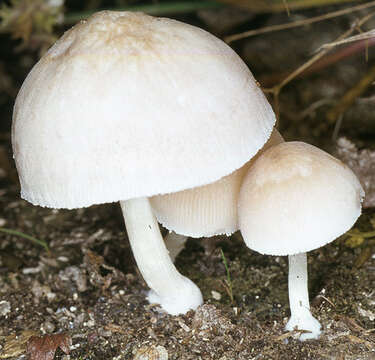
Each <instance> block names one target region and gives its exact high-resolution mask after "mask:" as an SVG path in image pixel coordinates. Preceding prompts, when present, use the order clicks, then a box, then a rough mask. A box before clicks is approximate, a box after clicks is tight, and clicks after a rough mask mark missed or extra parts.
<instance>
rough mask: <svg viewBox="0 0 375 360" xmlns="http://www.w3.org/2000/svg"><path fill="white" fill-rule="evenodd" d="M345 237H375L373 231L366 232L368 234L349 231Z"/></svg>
mask: <svg viewBox="0 0 375 360" xmlns="http://www.w3.org/2000/svg"><path fill="white" fill-rule="evenodd" d="M346 235H349V236H361V237H363V238H365V239H367V238H372V237H375V231H368V232H360V231H353V230H349V231H348V232H347V233H346Z"/></svg>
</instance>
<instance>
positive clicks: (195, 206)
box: [150, 129, 284, 237]
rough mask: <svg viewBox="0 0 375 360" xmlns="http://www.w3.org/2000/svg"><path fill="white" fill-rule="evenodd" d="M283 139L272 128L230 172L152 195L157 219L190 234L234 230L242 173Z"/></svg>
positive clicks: (236, 228)
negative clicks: (251, 154) (249, 156)
mask: <svg viewBox="0 0 375 360" xmlns="http://www.w3.org/2000/svg"><path fill="white" fill-rule="evenodd" d="M283 141H284V140H283V138H282V136H281V135H280V133H279V132H278V131H277V130H276V129H274V130H273V132H272V134H271V137H270V138H269V139H268V141H267V142H266V144H265V145H264V146H263V148H262V149H261V150H260V151H259V152H258V153H257V155H256V156H255V157H254V158H253V159H252V160H250V161H248V162H247V163H246V164H245V165H244V166H242V167H241V168H240V169H238V170H236V171H235V172H233V173H232V174H230V175H227V176H225V177H223V178H222V179H220V180H218V181H215V182H213V183H211V184H208V185H205V186H199V187H196V188H193V189H188V190H184V191H179V192H175V193H171V194H166V195H158V196H154V197H152V198H151V199H150V203H151V206H152V208H153V210H154V214H155V216H156V218H157V220H158V221H159V222H160V223H161V224H162V225H163V226H164V227H166V228H167V229H168V230H173V231H175V232H177V233H178V234H181V235H186V236H191V237H201V236H207V237H209V236H213V235H221V234H226V235H230V234H232V233H234V232H235V231H237V230H238V216H237V200H238V194H239V192H240V186H241V183H242V180H243V177H244V176H245V174H246V173H247V171H248V170H249V168H251V164H253V161H254V160H255V159H256V158H257V157H258V155H260V154H261V153H262V152H263V151H265V150H266V149H268V148H269V147H271V146H273V145H276V144H279V143H281V142H283Z"/></svg>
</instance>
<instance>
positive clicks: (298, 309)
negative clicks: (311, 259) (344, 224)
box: [285, 253, 321, 340]
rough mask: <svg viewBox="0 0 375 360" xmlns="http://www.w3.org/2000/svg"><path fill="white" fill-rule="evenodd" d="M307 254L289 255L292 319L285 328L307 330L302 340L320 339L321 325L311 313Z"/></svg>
mask: <svg viewBox="0 0 375 360" xmlns="http://www.w3.org/2000/svg"><path fill="white" fill-rule="evenodd" d="M307 280H308V275H307V256H306V253H300V254H296V255H289V278H288V281H289V304H290V312H291V317H290V319H289V321H288V323H287V324H286V326H285V329H286V330H288V331H292V330H295V329H297V330H306V331H308V332H305V333H302V334H301V335H300V340H306V339H316V338H318V337H319V334H320V332H321V331H320V329H321V325H320V323H319V321H318V320H316V319H315V318H314V317H313V316H312V315H311V312H310V303H309V291H308V286H307Z"/></svg>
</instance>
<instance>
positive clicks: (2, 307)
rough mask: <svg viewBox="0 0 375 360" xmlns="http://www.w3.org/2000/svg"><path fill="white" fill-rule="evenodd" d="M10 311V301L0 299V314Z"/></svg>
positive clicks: (3, 314)
mask: <svg viewBox="0 0 375 360" xmlns="http://www.w3.org/2000/svg"><path fill="white" fill-rule="evenodd" d="M9 313H10V303H9V301H5V300H3V301H0V315H1V316H5V315H7V314H9Z"/></svg>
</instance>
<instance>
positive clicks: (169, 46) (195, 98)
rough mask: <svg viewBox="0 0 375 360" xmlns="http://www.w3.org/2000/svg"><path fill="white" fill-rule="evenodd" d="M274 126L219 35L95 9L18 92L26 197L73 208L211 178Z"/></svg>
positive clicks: (18, 151) (236, 163)
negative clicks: (215, 35)
mask: <svg viewBox="0 0 375 360" xmlns="http://www.w3.org/2000/svg"><path fill="white" fill-rule="evenodd" d="M274 122H275V117H274V114H273V111H272V109H271V107H270V105H269V104H268V102H267V100H266V98H265V97H264V95H263V93H262V91H261V90H260V88H259V87H258V86H257V84H256V82H255V80H254V78H253V76H252V74H251V73H250V71H249V70H248V68H247V67H246V65H245V64H244V63H243V62H242V60H241V59H240V58H239V56H238V55H236V53H235V52H234V51H233V50H232V49H231V48H230V47H229V46H227V45H226V44H225V43H224V42H222V41H221V40H219V39H217V38H216V37H214V36H213V35H211V34H209V33H207V32H206V31H204V30H202V29H199V28H196V27H194V26H191V25H187V24H184V23H181V22H178V21H174V20H170V19H164V18H154V17H151V16H147V15H144V14H141V13H130V12H112V11H103V12H99V13H97V14H95V15H93V16H92V17H90V18H89V19H88V20H87V21H83V22H81V23H79V24H77V25H76V26H74V27H73V28H72V29H70V30H69V31H67V32H66V33H65V34H64V36H63V37H62V38H61V39H60V40H59V41H57V42H56V44H55V45H54V46H53V47H52V48H51V49H50V50H49V51H48V53H47V54H46V55H45V56H43V57H42V59H41V60H40V61H39V62H38V63H37V64H36V65H35V66H34V68H33V69H32V71H31V72H30V74H29V75H28V77H27V78H26V80H25V82H24V84H23V86H22V88H21V90H20V92H19V94H18V97H17V100H16V104H15V108H14V116H13V130H12V142H13V150H14V156H15V161H16V165H17V169H18V173H19V176H20V182H21V189H22V190H21V196H22V197H23V198H24V199H26V200H28V201H30V202H32V203H33V204H36V205H42V206H47V207H54V208H77V207H83V206H89V205H91V204H95V203H105V202H112V201H118V200H127V199H130V198H136V197H144V196H151V195H155V194H161V193H169V192H174V191H179V190H183V189H186V188H191V187H195V186H200V185H204V184H208V183H211V182H213V181H216V180H217V179H219V178H221V177H223V176H225V175H227V174H229V173H231V172H232V171H234V170H235V169H238V168H240V167H241V166H242V165H243V164H244V163H245V162H246V161H247V160H248V159H249V158H251V157H252V156H253V155H254V154H255V153H256V152H257V151H258V150H259V149H260V148H261V147H262V146H263V144H264V143H265V142H266V140H267V139H268V137H269V135H270V133H271V130H272V127H273V124H274Z"/></svg>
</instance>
